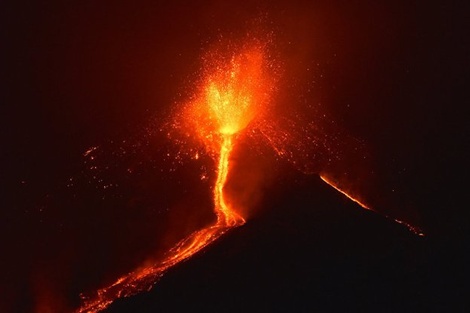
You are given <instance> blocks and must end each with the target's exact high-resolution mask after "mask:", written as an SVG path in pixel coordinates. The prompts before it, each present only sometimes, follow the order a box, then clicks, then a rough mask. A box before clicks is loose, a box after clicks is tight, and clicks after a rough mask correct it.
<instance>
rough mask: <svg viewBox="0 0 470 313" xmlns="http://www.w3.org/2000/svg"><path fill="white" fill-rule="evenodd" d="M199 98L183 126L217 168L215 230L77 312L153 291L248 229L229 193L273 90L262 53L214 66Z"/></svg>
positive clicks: (248, 51) (249, 51) (251, 51)
mask: <svg viewBox="0 0 470 313" xmlns="http://www.w3.org/2000/svg"><path fill="white" fill-rule="evenodd" d="M210 61H211V62H212V63H214V62H215V63H214V64H211V65H215V66H214V67H211V69H208V70H210V72H209V73H207V74H206V75H205V76H206V77H205V79H204V80H203V83H202V86H200V94H199V95H198V96H196V97H195V98H194V99H193V101H192V102H191V103H189V104H188V105H187V106H186V108H185V109H184V111H183V115H182V118H183V120H184V124H185V125H186V126H189V128H190V129H192V130H193V132H194V131H196V133H197V134H198V137H199V139H200V140H202V141H203V143H204V144H205V146H206V147H207V150H208V152H209V153H211V154H212V155H213V156H214V159H215V161H216V163H217V179H216V181H215V185H214V189H213V197H214V213H215V215H216V216H217V219H216V222H215V223H214V224H213V225H210V226H208V227H205V228H203V229H201V230H198V231H195V232H193V233H192V234H191V235H189V236H188V237H186V238H184V239H182V240H181V241H180V242H179V243H177V244H176V245H175V246H174V247H173V248H172V249H170V250H169V251H168V252H167V253H166V256H165V257H164V259H163V260H161V261H159V262H156V263H154V264H151V265H147V266H143V267H141V268H139V269H136V270H135V271H133V272H130V273H128V274H126V275H124V276H122V277H121V278H119V279H117V280H116V282H115V283H113V284H112V285H110V286H108V287H106V288H103V289H101V290H98V291H97V293H96V296H95V297H94V298H85V297H83V298H84V304H83V306H82V307H81V308H79V309H78V310H77V311H76V312H78V313H85V312H89V313H91V312H99V311H101V310H103V309H105V308H107V307H108V306H109V305H110V304H111V303H112V302H113V301H114V300H115V299H117V298H120V297H127V296H131V295H133V294H136V293H137V292H140V291H143V290H149V289H150V288H151V287H152V285H153V284H154V283H155V282H156V280H157V279H158V278H159V277H161V276H162V275H163V274H164V273H165V272H166V271H167V270H168V269H169V268H170V267H172V266H174V265H175V264H177V263H180V262H181V261H184V260H186V259H188V258H189V257H191V256H192V255H194V254H195V253H197V252H198V251H200V250H201V249H203V248H204V247H206V246H207V245H209V244H210V243H212V242H213V241H214V240H216V239H217V238H219V237H220V236H221V235H222V234H224V233H225V232H227V231H228V230H229V229H231V228H233V227H236V226H240V225H242V224H244V223H245V220H244V218H243V217H241V216H240V215H239V214H238V213H237V212H236V211H234V209H233V208H232V207H231V206H230V205H229V204H228V203H227V201H226V199H225V196H224V187H225V184H226V181H227V177H228V175H229V171H230V156H231V153H232V151H233V148H234V146H235V143H236V140H237V135H238V134H239V133H240V132H241V131H243V130H244V129H245V128H246V127H248V125H249V124H250V123H251V122H252V121H253V119H254V118H255V117H256V116H258V115H260V114H261V113H262V110H261V109H262V108H263V106H264V104H265V103H266V101H267V92H268V90H269V88H270V84H269V83H268V82H269V81H270V80H269V76H267V75H266V72H265V60H264V52H263V49H262V48H261V47H260V46H258V45H255V46H252V47H247V48H244V49H243V50H242V51H241V52H240V53H239V54H236V55H233V56H232V57H231V59H230V62H229V63H228V64H224V63H222V62H220V60H210Z"/></svg>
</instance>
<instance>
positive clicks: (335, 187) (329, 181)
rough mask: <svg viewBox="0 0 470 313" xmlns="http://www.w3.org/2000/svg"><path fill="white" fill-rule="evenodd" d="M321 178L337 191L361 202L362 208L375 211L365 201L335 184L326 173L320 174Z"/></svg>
mask: <svg viewBox="0 0 470 313" xmlns="http://www.w3.org/2000/svg"><path fill="white" fill-rule="evenodd" d="M320 178H321V179H322V180H323V181H324V182H325V183H327V184H328V185H330V186H331V187H333V188H334V189H336V190H337V191H339V192H340V193H342V194H343V195H345V196H346V197H347V198H348V199H349V200H352V201H353V202H355V203H357V204H359V205H360V206H361V207H362V208H364V209H366V210H371V211H373V210H372V209H371V208H369V207H368V206H367V205H365V204H364V203H363V202H361V201H359V200H358V199H356V198H354V197H353V196H351V195H350V194H348V193H347V192H346V191H344V190H342V189H340V187H338V185H337V184H335V183H334V182H333V181H332V180H331V179H328V178H326V177H325V176H324V175H320Z"/></svg>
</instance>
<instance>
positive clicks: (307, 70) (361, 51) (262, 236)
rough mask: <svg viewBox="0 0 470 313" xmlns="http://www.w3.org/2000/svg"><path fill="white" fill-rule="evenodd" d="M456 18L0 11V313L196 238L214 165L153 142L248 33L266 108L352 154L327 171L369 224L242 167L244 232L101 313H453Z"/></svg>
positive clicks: (26, 6) (325, 6) (302, 187)
mask: <svg viewBox="0 0 470 313" xmlns="http://www.w3.org/2000/svg"><path fill="white" fill-rule="evenodd" d="M160 2H161V3H160ZM462 2H463V1H462ZM457 3H458V1H455V2H449V1H448V2H446V1H442V3H433V4H430V3H424V2H420V1H394V2H391V1H390V3H388V4H383V3H380V2H377V1H337V2H332V1H256V2H249V3H248V2H247V3H244V2H243V4H242V2H240V1H194V3H189V2H188V3H186V2H183V1H165V2H164V1H132V2H129V1H109V2H107V3H105V2H103V1H79V2H75V3H72V2H65V1H57V3H54V2H53V1H50V2H48V3H42V2H40V1H2V3H1V4H0V38H1V44H2V49H1V50H2V53H1V55H2V58H1V62H2V63H1V74H0V77H1V79H2V80H1V81H2V84H1V89H0V90H1V93H0V105H1V111H0V118H1V123H0V136H1V142H2V148H1V149H0V161H1V162H0V164H1V167H0V175H1V181H0V184H1V186H0V193H1V197H0V199H1V200H0V201H1V202H0V204H1V210H0V223H1V224H0V246H1V249H2V250H1V251H2V257H1V258H0V266H1V268H2V275H0V277H1V279H0V294H1V296H0V312H5V313H10V312H25V313H28V312H40V313H42V312H44V313H47V312H72V311H73V309H75V308H77V307H78V306H79V304H80V298H79V294H80V293H81V292H85V293H92V292H93V291H94V290H96V289H98V288H99V287H103V286H105V285H107V284H109V283H111V282H113V281H114V280H115V279H116V278H117V277H119V276H120V275H121V274H123V273H125V272H128V271H130V270H132V269H134V268H136V267H137V266H139V265H140V264H141V263H142V262H143V261H144V260H146V259H148V258H149V257H158V256H159V255H161V253H163V252H164V251H166V250H167V249H168V248H169V247H171V243H174V242H175V240H177V239H178V238H182V237H183V236H184V235H187V234H189V233H190V232H192V231H194V230H196V229H199V228H201V227H203V226H204V225H207V223H209V222H210V221H211V219H212V218H213V216H212V214H211V205H212V204H211V199H210V188H211V180H210V179H208V180H203V181H201V179H200V176H201V173H204V172H205V173H207V174H208V175H209V176H210V175H212V174H211V173H212V171H213V162H212V161H211V160H210V158H209V157H207V156H206V157H202V158H201V159H200V160H199V161H198V162H194V161H190V160H189V159H187V160H182V161H181V162H180V160H175V158H174V156H175V155H177V151H179V150H178V149H180V148H181V147H178V146H177V144H175V143H174V142H171V140H169V139H168V137H167V136H165V132H161V131H159V129H160V127H161V125H162V124H163V122H164V121H165V119H166V118H167V117H168V115H169V112H170V111H171V110H172V108H173V107H174V106H175V105H177V104H178V103H181V102H182V101H184V100H185V99H187V98H188V96H189V95H190V94H191V93H192V92H193V90H192V89H191V88H192V86H193V85H192V83H194V81H195V80H196V79H197V75H198V72H199V70H200V66H201V63H200V58H201V55H202V54H203V52H204V51H205V49H207V47H209V46H210V45H211V43H213V42H215V41H217V40H221V38H229V39H230V38H234V39H239V38H243V36H245V35H246V33H247V32H249V31H251V30H252V28H253V27H254V26H253V25H257V27H260V26H259V25H262V28H264V30H265V31H267V32H269V33H272V34H273V37H272V38H273V51H275V54H276V58H277V59H278V60H279V64H281V67H282V69H283V73H282V75H283V78H282V79H281V80H280V81H281V82H282V84H280V85H279V86H278V89H279V95H278V96H279V97H278V102H279V103H277V104H276V105H278V106H280V107H282V108H285V109H286V108H290V107H291V106H292V108H295V109H299V110H300V111H299V112H300V114H303V113H302V107H303V106H313V107H315V108H316V109H315V112H321V113H322V115H323V114H324V116H325V118H324V120H327V121H329V125H332V127H331V128H328V127H326V128H325V129H333V130H334V131H335V132H337V133H338V134H340V135H338V136H339V137H340V138H341V136H342V138H346V139H344V140H345V141H348V142H350V141H351V142H356V143H357V144H358V146H359V147H360V151H362V152H364V153H367V155H368V157H370V158H369V159H368V160H371V161H370V162H365V163H364V162H362V163H360V164H355V160H356V158H354V157H353V156H352V155H353V152H351V151H343V152H342V158H343V159H344V160H345V161H344V163H342V165H341V164H340V163H341V162H339V164H336V163H334V164H333V165H331V166H338V168H341V171H342V170H343V168H344V167H346V168H349V169H350V172H351V174H350V175H352V177H355V176H354V175H356V174H357V175H358V176H357V177H358V178H357V184H359V185H358V186H361V187H360V188H359V189H361V188H362V189H361V192H362V193H363V194H364V196H365V197H368V198H369V199H371V202H373V203H374V204H376V206H375V207H374V209H375V210H377V211H378V212H380V213H382V215H381V214H376V213H373V212H370V211H365V210H363V209H361V208H360V207H359V206H358V205H356V204H354V203H352V202H351V201H349V200H347V199H346V198H344V197H343V196H342V195H340V194H339V193H338V192H336V191H335V190H333V189H332V188H331V187H329V186H327V185H326V184H324V183H323V182H322V181H321V180H320V179H319V178H318V175H315V174H311V175H306V174H304V173H302V172H301V171H299V170H298V167H296V166H293V165H292V164H291V163H289V162H287V161H286V160H283V159H281V160H276V159H275V157H274V156H273V155H272V156H269V154H266V155H264V156H262V157H261V156H259V155H257V154H255V155H254V156H251V158H250V156H249V155H250V153H248V152H249V151H250V150H249V149H248V150H247V151H248V152H245V154H246V155H248V156H246V158H248V159H247V160H248V161H247V166H248V167H249V166H253V167H259V166H261V165H260V164H264V165H263V166H264V167H265V168H264V170H265V171H266V172H270V175H269V176H267V177H266V183H264V184H263V188H262V195H261V196H260V200H259V201H258V203H257V204H256V205H255V206H254V207H253V213H251V214H250V218H249V219H248V222H247V224H246V225H244V226H242V227H240V228H237V229H235V230H233V231H231V232H230V233H229V234H227V235H225V236H224V237H223V238H221V239H220V240H219V241H217V242H216V243H215V244H214V245H212V246H211V247H209V248H208V249H206V250H204V251H203V252H202V253H200V254H198V255H196V256H195V257H194V258H192V259H190V260H189V261H187V262H184V263H183V264H179V265H177V266H176V267H175V268H173V269H171V270H170V271H169V272H168V273H167V275H165V276H164V277H163V278H162V279H161V280H160V281H159V282H158V283H157V284H156V285H155V287H154V289H152V291H151V292H149V293H142V294H139V295H137V296H135V297H133V298H130V299H124V300H119V301H117V302H116V303H114V304H113V305H112V306H111V307H110V308H109V309H108V310H107V312H245V311H247V312H255V311H256V312H258V311H266V312H312V311H319V312H345V311H346V312H351V311H354V312H355V311H361V312H363V311H374V312H377V311H378V312H398V311H400V312H423V311H424V312H434V311H436V312H442V311H449V312H468V310H470V304H469V302H468V299H466V298H467V295H468V292H469V287H468V278H469V273H468V266H467V264H468V263H469V261H470V258H469V251H468V242H467V238H468V233H469V232H468V215H469V214H468V199H467V198H466V194H467V190H466V187H467V186H468V183H466V179H467V176H468V174H469V173H468V166H466V165H467V164H466V161H467V160H468V150H469V147H468V120H467V117H468V114H465V113H464V112H465V111H466V110H465V109H464V106H465V105H466V104H467V103H468V100H469V99H468V96H467V95H468V90H465V87H466V85H467V82H468V68H469V65H470V64H469V63H470V59H469V56H470V43H469V38H470V36H469V31H468V30H469V29H470V27H469V25H468V23H467V21H468V19H469V18H470V17H469V16H468V12H469V11H468V10H465V9H464V8H461V7H460V6H458V4H457ZM286 110H287V109H286ZM329 136H331V137H334V136H333V135H331V134H329ZM345 147H351V146H350V145H349V144H346V145H345ZM346 150H347V149H346ZM352 150H354V149H353V148H352ZM87 151H89V152H88V153H87ZM362 152H361V153H362ZM349 155H351V158H349V161H348V156H349ZM268 165H269V166H268ZM267 168H269V169H267ZM247 172H248V171H247ZM364 173H365V174H364ZM362 174H364V175H362ZM240 176H243V175H240ZM369 178H371V180H370V181H369V180H368V179H369ZM383 214H386V215H389V216H391V217H394V218H400V219H404V220H406V221H408V222H410V223H412V224H414V225H417V226H419V227H421V228H422V229H423V231H424V233H425V234H426V236H424V237H419V236H416V235H415V234H413V233H412V232H410V231H408V230H407V228H406V227H404V226H403V225H400V224H398V223H395V222H393V221H392V220H391V219H386V218H385V217H383Z"/></svg>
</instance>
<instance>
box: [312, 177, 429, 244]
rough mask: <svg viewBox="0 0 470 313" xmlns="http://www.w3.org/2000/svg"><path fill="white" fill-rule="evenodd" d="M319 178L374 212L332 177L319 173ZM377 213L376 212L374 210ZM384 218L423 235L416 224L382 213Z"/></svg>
mask: <svg viewBox="0 0 470 313" xmlns="http://www.w3.org/2000/svg"><path fill="white" fill-rule="evenodd" d="M320 178H321V180H323V181H324V182H325V183H327V184H328V185H330V186H331V187H333V188H334V189H335V190H337V191H338V192H340V193H342V194H343V195H344V196H345V197H346V198H348V199H349V200H351V201H353V202H355V203H357V204H358V205H360V206H361V207H362V208H364V209H366V210H369V211H372V212H376V211H374V210H373V209H371V208H370V207H369V206H368V205H366V204H365V203H364V202H363V201H361V200H359V199H357V198H355V197H354V196H352V195H351V194H350V193H349V192H347V191H345V190H344V189H342V188H341V187H340V186H339V184H338V183H337V182H334V180H333V179H331V178H328V177H327V175H326V174H320ZM376 213H377V212H376ZM382 215H383V216H384V217H385V218H389V219H391V220H393V221H395V222H396V223H398V224H402V225H404V226H406V227H407V228H408V229H409V230H410V231H411V232H413V233H415V234H416V235H418V236H421V237H423V236H424V233H423V231H422V230H421V229H420V228H419V227H417V226H413V225H411V224H409V223H407V222H405V221H402V220H399V219H396V218H392V217H390V216H388V215H385V214H382Z"/></svg>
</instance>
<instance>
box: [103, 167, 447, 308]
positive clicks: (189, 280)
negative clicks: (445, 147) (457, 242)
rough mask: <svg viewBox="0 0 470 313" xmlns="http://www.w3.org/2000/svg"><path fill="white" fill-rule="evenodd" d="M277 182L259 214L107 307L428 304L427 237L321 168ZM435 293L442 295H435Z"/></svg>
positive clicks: (444, 299) (431, 305)
mask: <svg viewBox="0 0 470 313" xmlns="http://www.w3.org/2000/svg"><path fill="white" fill-rule="evenodd" d="M293 176H297V177H294V178H296V180H297V181H298V183H297V184H290V183H286V182H282V181H279V182H278V183H276V184H275V185H274V186H273V187H272V189H270V192H269V196H268V197H267V198H268V199H267V201H266V202H265V203H264V204H263V206H266V208H265V210H264V211H263V213H261V214H259V215H258V216H257V217H255V218H252V219H251V220H249V221H248V222H247V223H246V224H245V225H244V226H243V227H240V228H237V229H234V230H232V231H231V232H229V233H228V234H226V235H225V236H224V237H222V238H220V239H219V240H218V241H217V242H215V243H213V244H212V245H211V246H210V247H208V248H207V249H205V250H203V251H201V252H200V253H198V254H196V255H194V256H193V257H192V258H191V259H189V260H187V261H185V262H183V263H181V264H179V265H177V266H175V267H174V268H173V269H171V270H170V271H169V272H168V273H167V274H166V275H165V276H164V277H162V278H161V280H160V281H158V283H157V284H156V285H155V287H154V288H153V289H152V290H151V291H150V292H148V293H141V294H138V295H136V296H134V297H131V298H125V299H119V300H116V302H115V303H113V304H112V305H111V306H110V307H109V308H108V309H107V310H105V311H104V312H108V313H128V312H136V313H144V312H260V311H264V312H312V311H317V310H319V311H327V312H339V311H343V310H349V311H377V310H378V311H380V310H383V309H384V308H386V310H388V311H391V312H397V311H405V312H408V311H421V310H424V311H427V310H430V309H432V308H435V305H436V304H439V305H442V306H446V305H448V304H449V303H448V302H447V301H448V300H449V297H448V294H447V295H446V294H445V293H444V297H440V298H436V302H430V301H429V299H430V298H432V297H433V296H434V294H433V292H436V291H437V290H433V288H434V287H433V286H430V285H429V284H430V282H431V281H432V280H435V279H442V278H443V277H432V276H431V275H430V272H429V271H430V268H429V265H430V264H429V262H428V259H427V258H428V257H429V256H430V254H429V251H428V250H427V248H428V244H429V243H428V242H427V239H426V238H423V237H419V236H417V235H415V234H414V233H412V232H410V231H409V230H408V229H407V228H406V227H404V226H403V225H400V224H397V223H394V222H392V221H390V220H387V219H385V218H383V217H382V216H380V215H378V214H375V213H373V212H370V211H366V210H364V209H363V208H361V207H360V206H359V205H357V204H356V203H353V202H351V201H350V200H349V199H347V198H346V197H344V196H343V195H342V194H340V193H338V192H337V191H336V190H334V189H332V188H331V187H330V186H328V185H326V184H325V183H324V182H323V181H322V180H321V179H320V178H319V177H318V176H313V175H312V176H308V177H305V176H304V175H301V174H300V173H299V174H297V175H293ZM441 295H442V294H441Z"/></svg>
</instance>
